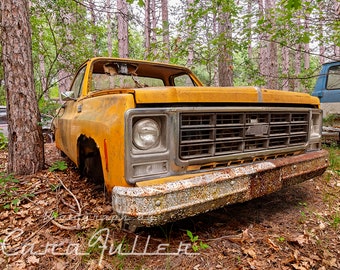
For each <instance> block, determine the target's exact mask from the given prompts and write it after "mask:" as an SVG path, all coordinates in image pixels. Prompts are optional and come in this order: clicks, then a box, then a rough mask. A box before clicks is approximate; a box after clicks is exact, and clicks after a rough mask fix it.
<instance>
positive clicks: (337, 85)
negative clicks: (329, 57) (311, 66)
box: [312, 62, 340, 117]
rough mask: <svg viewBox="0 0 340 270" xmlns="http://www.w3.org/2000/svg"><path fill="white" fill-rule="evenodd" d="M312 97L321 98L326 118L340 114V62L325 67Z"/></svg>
mask: <svg viewBox="0 0 340 270" xmlns="http://www.w3.org/2000/svg"><path fill="white" fill-rule="evenodd" d="M312 95H313V96H317V97H319V98H320V102H321V108H322V109H323V111H324V117H325V116H327V115H328V114H340V62H333V63H327V64H324V65H323V67H322V70H321V72H320V76H319V78H318V80H317V83H316V85H315V89H314V92H313V94H312Z"/></svg>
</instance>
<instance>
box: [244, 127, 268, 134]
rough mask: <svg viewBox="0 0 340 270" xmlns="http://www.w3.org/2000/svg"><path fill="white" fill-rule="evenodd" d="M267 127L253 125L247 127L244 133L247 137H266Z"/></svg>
mask: <svg viewBox="0 0 340 270" xmlns="http://www.w3.org/2000/svg"><path fill="white" fill-rule="evenodd" d="M268 130H269V125H253V126H249V127H248V128H247V131H246V135H247V136H263V135H267V134H268Z"/></svg>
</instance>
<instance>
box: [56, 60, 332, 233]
mask: <svg viewBox="0 0 340 270" xmlns="http://www.w3.org/2000/svg"><path fill="white" fill-rule="evenodd" d="M63 99H64V100H65V103H64V104H63V106H62V107H61V109H60V111H59V113H58V115H57V117H56V118H55V120H54V130H55V141H56V145H57V147H58V148H59V149H60V150H61V151H62V152H63V153H64V154H66V155H67V156H68V157H69V158H70V159H71V160H72V161H73V162H74V163H75V164H76V165H77V167H78V168H79V170H80V172H81V173H82V174H83V175H85V176H87V177H88V178H92V179H94V180H95V181H101V182H104V184H105V187H106V189H107V192H108V193H109V194H111V195H112V206H113V210H114V211H115V213H116V214H117V215H118V216H119V217H120V218H121V219H122V220H123V224H124V226H126V228H128V229H131V230H133V229H134V228H136V227H138V226H153V225H159V224H164V223H167V222H169V221H174V220H178V219H181V218H185V217H189V216H193V215H196V214H199V213H203V212H206V211H210V210H212V209H216V208H219V207H223V206H225V205H227V204H231V203H236V202H243V201H247V200H250V199H252V198H256V197H259V196H263V195H265V194H268V193H271V192H274V191H277V190H279V189H281V188H283V187H286V186H289V185H293V184H297V183H300V182H302V181H305V180H308V179H310V178H313V177H317V176H319V175H321V174H322V173H323V172H324V171H325V170H326V168H327V167H328V153H327V152H326V151H325V150H322V149H321V130H322V111H321V110H320V108H319V107H320V104H319V100H318V98H316V97H312V96H310V95H308V94H303V93H296V92H287V91H278V90H269V89H262V88H259V87H250V86H249V87H248V86H247V87H204V86H203V85H202V83H201V82H200V80H199V79H198V78H197V77H196V76H195V75H194V74H193V73H192V72H191V71H190V70H189V69H187V68H185V67H182V66H178V65H170V64H164V63H155V62H149V61H140V60H132V59H118V58H103V57H99V58H93V59H89V60H88V61H86V62H85V63H84V64H82V65H81V67H80V68H79V70H78V72H77V74H76V76H75V78H74V81H73V84H72V86H71V89H70V91H68V92H65V93H63Z"/></svg>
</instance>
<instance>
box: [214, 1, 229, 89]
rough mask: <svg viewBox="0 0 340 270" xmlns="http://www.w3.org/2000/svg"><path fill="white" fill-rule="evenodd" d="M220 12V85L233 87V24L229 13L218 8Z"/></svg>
mask: <svg viewBox="0 0 340 270" xmlns="http://www.w3.org/2000/svg"><path fill="white" fill-rule="evenodd" d="M217 9H218V12H219V21H218V34H219V49H218V52H219V53H218V55H219V57H218V84H219V86H232V85H233V60H232V24H231V16H230V13H229V12H225V11H223V9H222V8H221V7H217Z"/></svg>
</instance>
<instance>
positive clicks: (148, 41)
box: [144, 0, 151, 59]
mask: <svg viewBox="0 0 340 270" xmlns="http://www.w3.org/2000/svg"><path fill="white" fill-rule="evenodd" d="M150 13H151V10H150V0H145V23H144V24H145V26H144V36H145V53H144V58H145V59H147V58H148V57H149V54H150V51H151V48H150V46H151V45H150V44H151V19H150Z"/></svg>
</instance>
